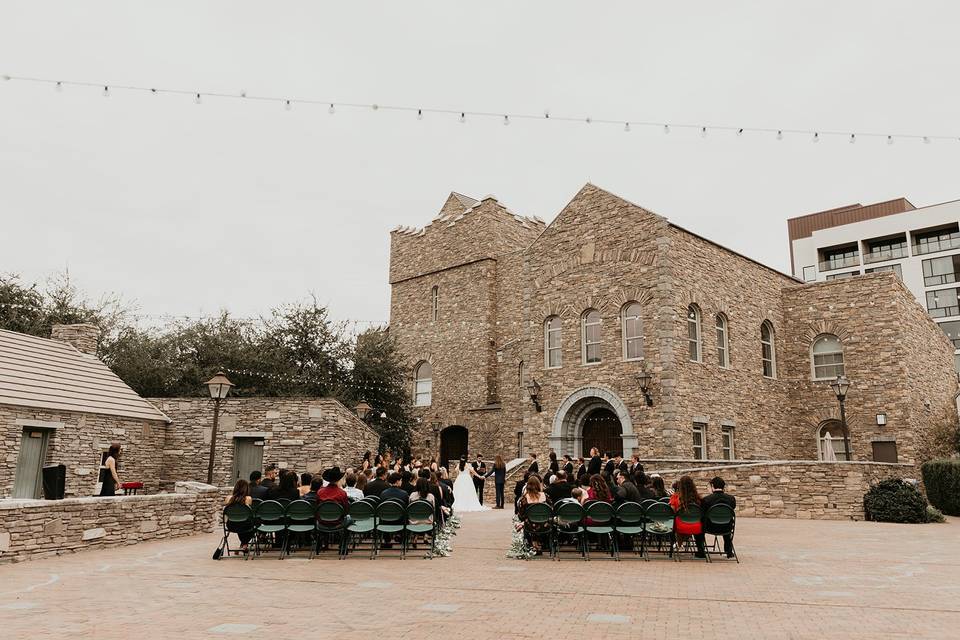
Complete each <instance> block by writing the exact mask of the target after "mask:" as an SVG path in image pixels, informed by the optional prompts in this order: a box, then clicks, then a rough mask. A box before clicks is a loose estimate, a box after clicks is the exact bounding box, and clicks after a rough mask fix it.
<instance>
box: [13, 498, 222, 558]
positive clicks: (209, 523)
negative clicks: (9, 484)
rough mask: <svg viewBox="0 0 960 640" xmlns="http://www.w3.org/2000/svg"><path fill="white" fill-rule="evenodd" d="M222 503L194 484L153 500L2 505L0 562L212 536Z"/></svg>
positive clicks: (130, 499)
mask: <svg viewBox="0 0 960 640" xmlns="http://www.w3.org/2000/svg"><path fill="white" fill-rule="evenodd" d="M221 504H222V498H221V494H220V492H219V491H217V489H216V488H215V487H211V486H209V485H204V484H199V483H195V482H180V483H177V486H176V493H167V494H159V495H150V496H117V497H115V498H68V499H66V500H56V501H50V500H0V562H18V561H20V560H28V559H32V558H42V557H45V556H52V555H62V554H64V553H70V552H74V551H81V550H84V549H95V548H104V547H116V546H121V545H128V544H136V543H138V542H143V541H146V540H158V539H162V538H174V537H178V536H186V535H192V534H195V533H206V532H210V531H213V529H214V527H215V526H216V524H217V522H218V520H217V514H218V513H219V511H220V505H221Z"/></svg>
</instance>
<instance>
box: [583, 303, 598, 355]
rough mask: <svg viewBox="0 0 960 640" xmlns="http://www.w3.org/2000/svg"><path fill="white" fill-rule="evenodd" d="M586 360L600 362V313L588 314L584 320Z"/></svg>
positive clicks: (584, 351) (584, 352)
mask: <svg viewBox="0 0 960 640" xmlns="http://www.w3.org/2000/svg"><path fill="white" fill-rule="evenodd" d="M583 354H584V362H586V363H587V364H593V363H595V362H600V314H599V313H597V314H592V313H591V314H588V316H587V318H585V319H584V322H583Z"/></svg>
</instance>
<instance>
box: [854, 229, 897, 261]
mask: <svg viewBox="0 0 960 640" xmlns="http://www.w3.org/2000/svg"><path fill="white" fill-rule="evenodd" d="M866 244H867V253H866V254H864V256H863V261H864V262H865V263H867V262H883V261H884V260H896V259H897V258H905V257H907V238H906V236H904V235H899V236H897V237H896V238H887V239H886V240H870V241H867V243H866Z"/></svg>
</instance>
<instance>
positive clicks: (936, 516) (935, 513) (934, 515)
mask: <svg viewBox="0 0 960 640" xmlns="http://www.w3.org/2000/svg"><path fill="white" fill-rule="evenodd" d="M946 521H947V519H946V518H944V517H943V513H941V512H940V509H937V508H936V507H935V506H933V505H932V504H928V505H927V522H946Z"/></svg>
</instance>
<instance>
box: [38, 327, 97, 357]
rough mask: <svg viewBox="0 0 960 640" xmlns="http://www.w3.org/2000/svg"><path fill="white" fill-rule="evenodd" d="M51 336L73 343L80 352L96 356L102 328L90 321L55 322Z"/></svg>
mask: <svg viewBox="0 0 960 640" xmlns="http://www.w3.org/2000/svg"><path fill="white" fill-rule="evenodd" d="M50 337H51V338H53V339H54V340H59V341H60V342H66V343H67V344H71V345H73V346H74V348H75V349H76V350H77V351H79V352H80V353H86V354H87V355H91V356H96V355H97V339H98V338H99V337H100V329H99V328H98V327H97V325H94V324H88V323H81V324H55V325H53V329H51V330H50Z"/></svg>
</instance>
